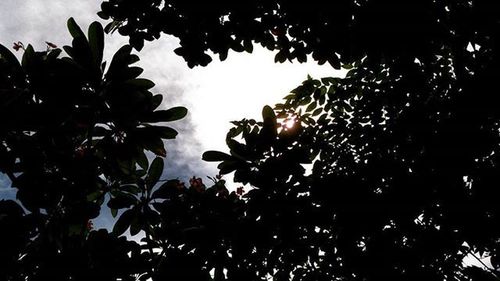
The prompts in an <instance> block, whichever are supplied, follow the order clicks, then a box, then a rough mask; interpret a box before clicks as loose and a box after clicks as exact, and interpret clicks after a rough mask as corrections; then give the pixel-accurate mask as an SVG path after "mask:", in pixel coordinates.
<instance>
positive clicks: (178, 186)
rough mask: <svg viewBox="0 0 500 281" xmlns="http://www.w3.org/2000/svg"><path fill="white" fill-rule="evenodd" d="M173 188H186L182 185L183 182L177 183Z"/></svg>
mask: <svg viewBox="0 0 500 281" xmlns="http://www.w3.org/2000/svg"><path fill="white" fill-rule="evenodd" d="M175 187H176V188H177V189H178V190H183V189H185V188H186V186H185V185H184V183H183V182H181V181H180V182H178V183H177V184H176V185H175Z"/></svg>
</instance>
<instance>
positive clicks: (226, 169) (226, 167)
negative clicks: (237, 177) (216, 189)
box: [217, 160, 241, 175]
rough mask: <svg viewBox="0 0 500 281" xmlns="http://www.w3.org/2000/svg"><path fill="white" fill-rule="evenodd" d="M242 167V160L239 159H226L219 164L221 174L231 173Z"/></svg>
mask: <svg viewBox="0 0 500 281" xmlns="http://www.w3.org/2000/svg"><path fill="white" fill-rule="evenodd" d="M240 167H241V162H240V161H237V160H226V161H224V162H222V163H220V164H219V165H218V166H217V168H218V169H219V173H220V174H221V175H225V174H229V173H231V172H232V171H234V170H236V169H238V168H240Z"/></svg>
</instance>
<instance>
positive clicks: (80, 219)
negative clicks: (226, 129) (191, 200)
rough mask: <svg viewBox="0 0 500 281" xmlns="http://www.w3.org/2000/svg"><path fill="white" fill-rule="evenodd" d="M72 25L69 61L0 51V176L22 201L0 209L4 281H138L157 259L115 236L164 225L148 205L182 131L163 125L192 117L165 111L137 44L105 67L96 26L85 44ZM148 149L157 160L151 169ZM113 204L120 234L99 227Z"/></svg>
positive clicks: (53, 50) (50, 54) (49, 54)
mask: <svg viewBox="0 0 500 281" xmlns="http://www.w3.org/2000/svg"><path fill="white" fill-rule="evenodd" d="M68 29H69V32H70V33H71V35H72V37H73V42H72V45H71V46H64V47H63V49H64V51H65V52H66V53H67V54H68V55H69V57H62V56H61V53H62V50H61V49H59V48H57V47H56V46H54V45H53V44H48V46H47V50H45V51H41V52H37V51H35V50H34V49H33V48H32V46H31V45H28V46H27V47H26V48H24V46H23V45H22V43H17V44H16V46H15V47H16V48H17V49H21V48H22V49H23V51H24V54H23V57H22V62H21V63H20V62H19V61H18V60H17V58H16V57H15V56H14V54H12V53H11V52H10V51H9V50H8V49H7V48H6V47H4V46H0V122H1V126H0V128H1V129H0V171H1V172H2V173H4V174H7V175H8V176H9V177H10V179H11V181H12V187H13V188H16V189H17V199H18V200H17V201H5V200H2V201H0V228H1V229H2V234H0V244H1V248H2V251H1V253H0V264H1V265H0V268H1V270H0V279H1V280H49V279H51V280H88V279H98V280H116V278H122V280H135V279H131V278H132V276H133V275H138V274H142V273H144V272H147V268H148V267H147V266H146V265H147V262H148V261H149V260H150V257H149V256H147V255H146V254H145V253H142V252H141V246H140V245H139V244H138V243H136V242H133V241H127V239H126V238H125V237H118V236H119V235H120V234H122V233H123V232H124V231H125V230H126V229H127V228H128V227H129V226H131V225H132V229H131V231H132V232H138V231H140V230H146V231H147V225H148V224H147V223H146V222H149V221H150V220H154V219H156V216H155V215H154V214H153V215H151V214H150V213H151V212H149V210H148V208H147V206H142V205H141V204H142V202H143V201H144V200H145V199H144V198H149V197H150V194H151V189H152V187H153V185H154V184H155V183H156V182H157V181H158V179H159V177H160V175H161V172H162V170H163V169H162V168H163V165H162V164H163V160H162V157H165V155H166V150H165V148H164V144H163V141H162V140H164V139H170V138H175V136H176V135H177V132H176V131H175V130H174V129H172V128H170V127H167V126H165V124H164V122H169V121H174V120H177V119H181V118H183V117H184V116H185V115H186V113H187V110H186V109H185V108H183V107H174V108H170V109H168V110H158V107H159V106H160V104H161V102H162V96H161V95H153V94H152V93H151V92H150V91H149V90H150V89H151V88H152V87H153V86H154V83H153V82H152V81H150V80H147V79H144V78H140V74H141V73H142V69H141V68H139V67H136V66H133V63H135V62H137V61H138V60H139V58H138V56H136V55H134V54H131V51H132V48H131V47H130V46H124V47H122V48H121V49H119V50H118V51H117V52H116V53H115V55H114V56H113V59H112V61H111V63H110V64H109V66H107V67H106V62H103V49H104V32H103V28H102V26H101V25H100V24H99V23H97V22H94V23H92V24H91V25H90V27H89V30H88V38H87V37H86V36H85V34H84V33H83V32H82V30H81V29H80V27H79V26H78V25H77V24H76V23H75V21H74V20H73V19H70V20H69V21H68ZM146 151H149V152H150V153H151V154H153V155H154V154H156V155H157V156H158V157H157V158H155V160H154V161H153V162H152V163H151V165H150V163H149V160H148V157H147V155H146V153H145V152H146ZM106 198H110V199H109V201H108V200H107V199H106ZM105 201H108V203H107V205H108V206H109V207H110V208H111V209H112V212H113V213H114V214H115V215H116V213H117V209H121V208H124V207H130V210H128V211H126V212H124V213H123V214H121V216H120V218H119V219H118V222H117V225H116V226H115V228H114V233H108V232H107V231H105V230H99V231H91V230H92V225H91V219H93V218H95V217H97V216H98V214H99V212H100V209H101V206H102V204H103V203H104V202H105Z"/></svg>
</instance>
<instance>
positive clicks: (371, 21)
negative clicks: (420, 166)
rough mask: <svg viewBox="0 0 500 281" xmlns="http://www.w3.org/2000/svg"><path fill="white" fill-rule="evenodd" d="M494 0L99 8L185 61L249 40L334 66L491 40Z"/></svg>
mask: <svg viewBox="0 0 500 281" xmlns="http://www.w3.org/2000/svg"><path fill="white" fill-rule="evenodd" d="M498 5H499V4H498V3H497V2H496V1H466V0H460V1H432V0H423V1H422V0H420V1H419V0H412V1H405V2H402V1H396V0H393V1H385V0H371V1H367V0H361V1H353V0H341V1H330V2H325V1H320V0H315V1H309V2H307V3H303V2H296V1H283V0H274V1H247V2H245V3H240V2H231V1H217V2H206V3H199V2H197V1H195V2H193V1H142V2H141V3H137V2H136V1H132V0H125V1H118V0H107V1H104V2H103V3H102V5H101V9H102V11H101V12H100V13H99V15H100V16H101V17H102V18H104V19H109V18H111V19H112V20H113V21H112V22H111V23H110V24H109V25H108V26H107V30H109V31H114V30H117V31H118V32H119V33H120V34H122V35H125V36H129V37H130V44H131V45H132V46H134V48H136V49H138V50H140V49H141V48H142V47H143V45H144V41H145V40H146V41H151V40H154V39H158V38H159V37H160V36H161V34H162V33H166V34H170V35H173V36H175V37H177V38H179V39H180V45H181V46H180V47H179V48H178V49H177V50H176V51H175V52H176V53H177V54H178V55H180V56H182V57H184V59H185V60H186V61H187V63H188V65H189V66H191V67H193V66H196V65H207V64H208V63H209V62H210V61H211V60H212V59H211V57H210V56H209V55H208V54H207V51H208V50H210V51H211V52H213V53H215V54H219V56H220V58H221V60H224V59H225V58H226V57H227V54H228V51H229V50H233V51H236V52H242V51H247V52H252V49H253V43H254V42H255V43H260V44H261V45H262V46H263V47H266V48H268V49H270V50H278V51H279V52H278V53H277V54H276V61H279V62H283V61H285V60H287V59H288V60H292V59H297V60H298V61H305V60H306V59H307V57H306V55H307V54H312V56H313V58H314V59H315V60H316V61H318V62H319V63H320V64H322V63H325V62H327V61H328V62H329V63H330V64H332V65H333V66H334V67H335V68H339V67H340V65H341V63H344V64H349V63H351V62H353V61H358V60H360V59H362V58H364V57H365V56H367V57H368V59H369V60H372V61H374V63H379V62H380V61H381V60H384V59H385V60H390V59H393V58H398V57H401V56H404V57H406V56H408V57H410V58H414V57H418V58H419V59H420V60H421V61H423V60H425V59H428V58H429V59H431V60H432V55H433V54H435V53H437V52H439V51H440V50H441V49H442V47H443V46H445V47H448V48H451V50H453V51H455V52H458V53H462V52H463V50H464V48H466V47H467V45H468V44H469V43H471V44H472V46H474V45H475V44H478V45H480V46H482V47H484V46H485V45H488V44H493V42H495V41H496V40H497V39H496V36H494V34H495V33H496V30H498V25H499V23H498V14H497V13H495V11H497V10H498V8H499V6H498Z"/></svg>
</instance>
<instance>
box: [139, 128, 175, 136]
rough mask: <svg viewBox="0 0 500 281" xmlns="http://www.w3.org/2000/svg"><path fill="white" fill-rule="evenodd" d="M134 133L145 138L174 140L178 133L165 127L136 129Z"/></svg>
mask: <svg viewBox="0 0 500 281" xmlns="http://www.w3.org/2000/svg"><path fill="white" fill-rule="evenodd" d="M136 133H137V134H138V135H143V136H145V137H160V138H162V139H175V137H176V136H177V135H178V132H177V131H176V130H174V129H172V128H170V127H167V126H147V127H143V128H137V129H136Z"/></svg>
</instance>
